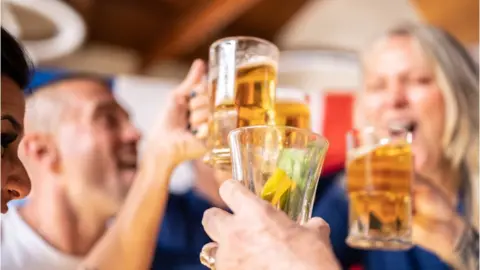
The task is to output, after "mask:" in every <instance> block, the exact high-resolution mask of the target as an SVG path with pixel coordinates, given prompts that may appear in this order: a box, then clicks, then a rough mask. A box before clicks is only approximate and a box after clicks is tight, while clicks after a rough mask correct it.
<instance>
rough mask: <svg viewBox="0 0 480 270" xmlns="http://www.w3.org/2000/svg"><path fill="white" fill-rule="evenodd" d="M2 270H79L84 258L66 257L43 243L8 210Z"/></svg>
mask: <svg viewBox="0 0 480 270" xmlns="http://www.w3.org/2000/svg"><path fill="white" fill-rule="evenodd" d="M1 234H2V239H1V254H2V256H1V262H0V264H1V269H2V270H17V269H18V270H20V269H21V270H56V269H58V270H70V269H72V270H76V269H77V268H78V266H79V265H80V262H81V258H79V257H74V256H70V255H67V254H64V253H62V252H60V251H58V250H57V249H55V248H54V247H52V246H50V245H49V244H48V243H47V242H46V241H45V240H43V239H42V238H41V237H40V236H39V235H38V234H37V233H36V232H35V231H34V230H32V228H31V227H30V226H29V225H28V224H27V223H26V222H25V221H24V220H23V219H22V217H21V216H20V215H19V214H18V211H17V209H16V208H15V207H13V206H9V209H8V212H7V214H5V215H2V219H1Z"/></svg>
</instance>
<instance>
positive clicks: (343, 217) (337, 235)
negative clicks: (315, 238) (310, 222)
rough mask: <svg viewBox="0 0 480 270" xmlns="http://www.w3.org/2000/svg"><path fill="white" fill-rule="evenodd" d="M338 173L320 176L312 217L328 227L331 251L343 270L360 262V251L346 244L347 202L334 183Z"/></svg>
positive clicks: (339, 187) (342, 192)
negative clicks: (320, 219)
mask: <svg viewBox="0 0 480 270" xmlns="http://www.w3.org/2000/svg"><path fill="white" fill-rule="evenodd" d="M338 175H339V173H337V174H332V175H328V176H322V177H321V179H320V182H319V184H318V188H317V194H316V198H315V205H314V207H313V213H312V216H314V217H321V218H323V219H324V220H325V221H326V222H327V223H328V224H329V225H330V240H331V242H332V247H333V251H334V252H335V256H336V257H337V259H338V261H339V262H340V263H341V264H342V268H343V269H348V267H350V266H351V265H354V264H357V263H358V262H360V259H361V254H360V251H358V250H355V249H352V248H350V247H349V246H348V245H347V244H346V243H345V239H347V235H348V200H347V197H346V195H345V192H344V189H343V188H342V187H341V186H340V185H339V184H338V183H337V182H336V178H338Z"/></svg>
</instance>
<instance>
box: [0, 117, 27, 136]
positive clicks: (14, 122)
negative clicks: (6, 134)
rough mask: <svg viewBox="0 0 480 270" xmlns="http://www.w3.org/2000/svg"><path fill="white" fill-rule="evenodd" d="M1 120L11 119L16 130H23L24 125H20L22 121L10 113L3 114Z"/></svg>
mask: <svg viewBox="0 0 480 270" xmlns="http://www.w3.org/2000/svg"><path fill="white" fill-rule="evenodd" d="M1 120H7V121H9V122H10V123H11V124H12V126H13V129H15V131H17V132H21V131H22V125H20V123H19V122H18V121H17V120H16V119H15V117H13V116H11V115H10V114H6V115H2V119H1Z"/></svg>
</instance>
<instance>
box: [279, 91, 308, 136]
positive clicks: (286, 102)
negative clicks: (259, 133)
mask: <svg viewBox="0 0 480 270" xmlns="http://www.w3.org/2000/svg"><path fill="white" fill-rule="evenodd" d="M308 98H309V96H308V94H307V93H306V92H304V91H302V90H300V89H293V88H280V87H279V88H277V93H276V101H275V125H277V126H289V127H297V128H303V129H310V108H309V106H308Z"/></svg>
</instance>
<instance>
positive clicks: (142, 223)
mask: <svg viewBox="0 0 480 270" xmlns="http://www.w3.org/2000/svg"><path fill="white" fill-rule="evenodd" d="M164 164H167V162H165V163H164ZM171 172H172V167H171V166H169V165H162V164H160V165H157V166H154V165H153V164H152V165H149V164H144V166H143V168H141V170H140V171H139V174H138V176H137V178H136V179H135V182H134V184H133V186H132V189H131V190H130V192H129V195H128V197H127V199H126V201H125V205H124V207H123V208H122V210H121V211H120V213H119V214H118V216H117V218H116V221H115V222H114V224H113V225H112V227H111V228H110V229H109V230H108V231H107V233H106V234H105V236H104V237H103V238H102V239H101V240H100V242H99V243H98V244H97V245H96V246H95V247H94V249H93V250H92V252H90V253H89V254H88V256H87V258H86V259H85V261H84V263H83V264H82V267H83V268H80V269H81V270H86V269H96V270H108V269H119V270H130V269H131V270H141V269H149V267H150V264H151V261H152V257H153V252H154V248H155V244H156V240H157V235H158V230H159V226H160V223H161V221H162V218H163V214H164V211H165V205H166V203H167V199H168V183H169V178H170V175H171Z"/></svg>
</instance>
